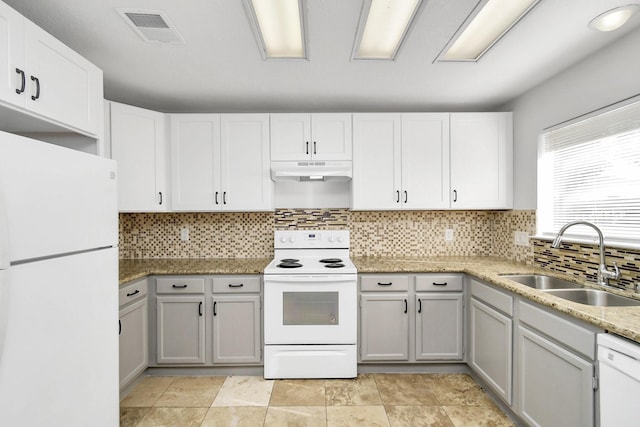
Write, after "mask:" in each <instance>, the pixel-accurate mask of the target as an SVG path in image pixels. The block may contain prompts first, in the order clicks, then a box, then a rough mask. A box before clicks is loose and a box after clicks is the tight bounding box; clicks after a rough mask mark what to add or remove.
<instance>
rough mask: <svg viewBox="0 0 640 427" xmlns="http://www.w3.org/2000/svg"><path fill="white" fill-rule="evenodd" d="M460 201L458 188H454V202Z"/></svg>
mask: <svg viewBox="0 0 640 427" xmlns="http://www.w3.org/2000/svg"><path fill="white" fill-rule="evenodd" d="M457 201H458V190H453V203H455V202H457Z"/></svg>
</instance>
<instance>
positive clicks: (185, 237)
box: [180, 227, 189, 242]
mask: <svg viewBox="0 0 640 427" xmlns="http://www.w3.org/2000/svg"><path fill="white" fill-rule="evenodd" d="M180 240H182V241H183V242H188V241H189V228H188V227H183V228H182V229H181V230H180Z"/></svg>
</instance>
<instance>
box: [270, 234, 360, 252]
mask: <svg viewBox="0 0 640 427" xmlns="http://www.w3.org/2000/svg"><path fill="white" fill-rule="evenodd" d="M274 237H275V239H274V248H275V249H305V248H319V249H343V248H344V249H348V248H349V230H319V231H312V230H290V231H276V232H275V236H274Z"/></svg>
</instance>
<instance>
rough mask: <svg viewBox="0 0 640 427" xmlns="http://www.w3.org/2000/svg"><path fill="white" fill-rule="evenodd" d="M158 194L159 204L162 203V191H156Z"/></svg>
mask: <svg viewBox="0 0 640 427" xmlns="http://www.w3.org/2000/svg"><path fill="white" fill-rule="evenodd" d="M158 196H160V203H159V204H160V205H161V204H162V191H159V192H158Z"/></svg>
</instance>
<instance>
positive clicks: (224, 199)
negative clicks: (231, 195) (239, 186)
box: [222, 191, 227, 205]
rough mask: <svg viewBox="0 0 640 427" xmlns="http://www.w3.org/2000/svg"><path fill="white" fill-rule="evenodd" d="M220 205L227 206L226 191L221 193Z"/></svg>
mask: <svg viewBox="0 0 640 427" xmlns="http://www.w3.org/2000/svg"><path fill="white" fill-rule="evenodd" d="M222 204H223V205H226V204H227V192H226V191H223V192H222Z"/></svg>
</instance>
